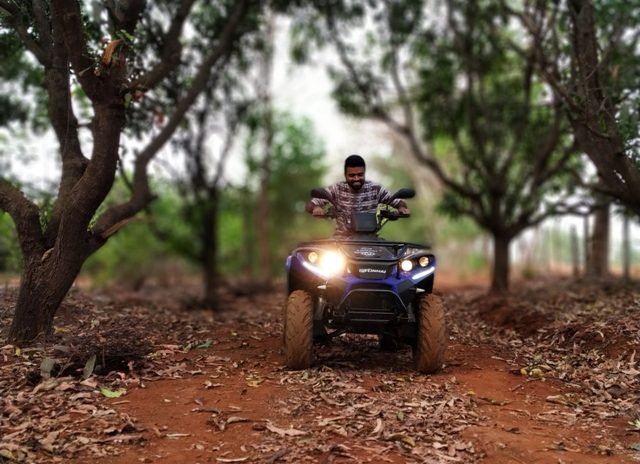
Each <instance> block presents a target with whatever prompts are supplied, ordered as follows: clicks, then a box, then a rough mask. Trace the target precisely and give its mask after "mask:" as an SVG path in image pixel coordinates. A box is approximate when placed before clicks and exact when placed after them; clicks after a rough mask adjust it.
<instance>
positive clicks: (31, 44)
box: [0, 0, 50, 66]
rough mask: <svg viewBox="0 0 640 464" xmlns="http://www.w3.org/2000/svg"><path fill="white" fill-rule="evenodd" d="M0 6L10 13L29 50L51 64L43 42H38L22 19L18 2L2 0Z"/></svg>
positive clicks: (13, 24)
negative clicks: (43, 47)
mask: <svg viewBox="0 0 640 464" xmlns="http://www.w3.org/2000/svg"><path fill="white" fill-rule="evenodd" d="M0 8H2V9H4V10H5V11H6V12H7V13H9V22H10V24H11V25H12V26H13V28H14V29H15V30H16V32H17V33H18V35H19V36H20V40H21V41H22V43H24V45H25V46H26V47H27V50H29V51H30V52H31V53H33V54H34V56H35V57H36V59H37V60H38V62H40V64H42V65H43V66H48V65H49V64H50V60H49V57H48V56H47V54H46V53H45V51H44V50H43V49H42V44H41V43H38V42H36V40H35V39H34V37H33V36H32V35H31V34H30V33H29V31H28V28H27V25H26V24H24V22H23V21H22V12H21V11H20V9H19V8H18V7H17V6H16V4H15V3H14V2H11V1H9V0H0Z"/></svg>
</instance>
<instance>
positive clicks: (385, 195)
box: [378, 186, 411, 214]
mask: <svg viewBox="0 0 640 464" xmlns="http://www.w3.org/2000/svg"><path fill="white" fill-rule="evenodd" d="M378 203H382V204H384V205H389V206H393V207H394V208H396V209H397V210H398V212H399V213H400V214H411V211H410V210H409V207H408V206H407V204H406V203H405V202H404V200H401V199H400V198H396V199H395V200H394V199H392V198H391V192H389V191H388V190H387V189H386V188H384V187H383V186H380V190H378Z"/></svg>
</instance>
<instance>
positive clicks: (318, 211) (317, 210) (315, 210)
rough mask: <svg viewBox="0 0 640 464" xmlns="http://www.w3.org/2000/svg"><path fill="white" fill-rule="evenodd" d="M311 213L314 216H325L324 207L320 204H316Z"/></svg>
mask: <svg viewBox="0 0 640 464" xmlns="http://www.w3.org/2000/svg"><path fill="white" fill-rule="evenodd" d="M311 214H312V215H313V216H324V209H322V207H320V206H314V207H313V209H312V210H311Z"/></svg>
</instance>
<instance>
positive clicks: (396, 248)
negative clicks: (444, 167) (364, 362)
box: [284, 189, 446, 374]
mask: <svg viewBox="0 0 640 464" xmlns="http://www.w3.org/2000/svg"><path fill="white" fill-rule="evenodd" d="M414 195H415V192H414V191H413V190H412V189H400V190H398V191H397V192H396V193H395V194H393V198H394V199H395V198H402V199H405V198H413V196H414ZM311 196H312V197H314V198H321V199H325V200H329V201H330V198H329V197H328V196H327V193H326V191H325V190H324V189H314V190H312V191H311ZM331 207H332V211H329V212H327V213H325V216H329V217H333V218H335V217H336V212H337V208H336V206H335V205H331ZM406 217H409V215H401V214H399V213H398V212H397V211H395V210H392V209H391V208H390V207H389V206H381V207H379V208H378V210H377V211H376V212H358V213H354V214H353V215H352V217H351V221H350V225H349V227H350V229H351V230H350V232H351V234H350V235H349V236H348V237H338V236H334V237H333V238H331V239H324V240H315V241H310V242H303V243H300V244H299V245H298V247H297V248H296V249H294V250H293V251H292V252H291V254H290V255H289V256H288V257H287V261H286V269H287V289H288V296H287V300H286V303H285V306H284V351H285V355H286V365H287V367H288V368H289V369H306V368H308V367H309V366H310V365H311V361H312V357H313V345H314V344H319V343H321V342H326V341H328V340H330V339H331V338H333V337H336V336H339V335H341V334H344V333H359V334H376V335H378V336H380V341H381V348H382V349H387V350H394V349H397V348H398V347H399V346H400V345H401V344H402V343H405V344H409V345H411V346H412V347H413V357H414V361H415V366H416V369H417V370H418V371H419V372H422V373H426V374H430V373H434V372H437V371H438V370H440V369H441V367H442V363H443V359H444V352H445V348H446V333H445V320H444V310H443V306H442V302H441V300H440V298H438V297H437V296H435V295H434V294H433V293H432V291H433V281H434V275H435V269H436V258H435V256H434V255H433V254H432V253H431V252H430V249H429V247H427V246H424V245H418V244H414V243H405V242H394V241H387V240H384V239H383V238H381V237H379V236H378V232H379V231H380V229H381V228H382V227H383V225H384V224H386V223H387V222H388V221H395V220H398V219H404V218H406Z"/></svg>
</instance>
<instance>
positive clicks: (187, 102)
mask: <svg viewBox="0 0 640 464" xmlns="http://www.w3.org/2000/svg"><path fill="white" fill-rule="evenodd" d="M247 9H248V3H247V0H239V1H238V2H236V3H235V5H234V10H233V12H232V13H231V16H230V18H229V21H228V22H227V24H226V25H225V28H224V30H223V31H222V33H221V34H220V38H219V40H218V43H217V45H216V47H214V48H213V50H212V51H211V52H210V53H209V55H207V57H206V58H205V60H204V61H203V62H202V63H201V64H200V66H199V68H198V72H197V73H196V75H195V77H194V79H193V81H192V83H191V86H190V87H189V89H188V90H187V92H186V94H185V95H184V97H183V98H182V100H181V101H180V102H179V103H178V104H177V105H176V109H175V111H174V113H173V114H172V115H171V117H170V118H169V121H168V122H167V124H166V125H165V126H164V127H163V128H162V130H161V131H160V133H159V134H158V135H157V136H156V137H155V138H154V139H153V140H152V141H151V142H150V143H149V144H148V145H147V146H146V147H145V148H144V149H143V150H142V152H141V153H140V154H139V155H138V157H137V158H136V161H135V170H134V179H133V185H134V192H133V195H132V197H131V199H130V200H129V201H127V202H125V203H122V204H120V205H116V206H113V207H112V208H109V209H108V210H107V211H105V212H104V213H103V214H102V216H100V218H99V219H98V221H97V223H96V225H95V227H94V233H95V234H97V235H101V234H102V233H103V232H104V231H106V230H108V229H109V228H110V227H111V226H112V225H114V224H116V223H118V222H120V221H122V220H124V219H126V218H128V217H131V216H133V215H135V214H136V213H138V212H139V211H141V210H142V209H143V208H144V207H145V206H146V205H147V204H148V203H149V202H150V201H152V200H153V195H152V194H151V191H150V187H149V179H148V174H147V166H148V164H149V162H150V161H151V160H152V159H153V157H154V156H155V155H156V154H157V153H158V151H159V150H160V149H161V148H162V147H163V146H164V144H165V143H166V142H167V141H168V140H169V139H170V138H171V136H172V135H173V133H174V132H175V130H176V129H177V127H178V125H179V124H180V122H181V121H182V119H183V117H184V115H185V113H186V112H187V110H188V109H189V108H190V107H191V105H192V104H193V102H194V101H195V100H196V98H197V97H198V95H200V93H201V92H202V90H203V89H204V88H205V87H206V86H207V83H208V81H209V79H210V78H211V74H212V70H213V68H214V66H215V65H216V64H217V63H218V62H219V61H220V60H223V59H226V58H227V57H228V55H229V53H230V51H231V48H232V44H233V42H234V40H235V39H236V30H237V28H238V26H239V24H240V22H241V20H242V18H243V17H244V15H245V14H246V12H247Z"/></svg>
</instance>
